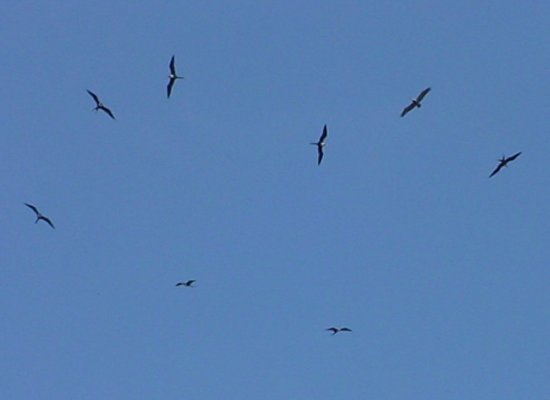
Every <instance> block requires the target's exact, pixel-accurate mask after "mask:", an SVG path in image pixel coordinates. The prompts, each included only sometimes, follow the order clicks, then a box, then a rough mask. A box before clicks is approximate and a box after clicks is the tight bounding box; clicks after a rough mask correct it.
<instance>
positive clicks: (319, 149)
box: [310, 124, 328, 165]
mask: <svg viewBox="0 0 550 400" xmlns="http://www.w3.org/2000/svg"><path fill="white" fill-rule="evenodd" d="M327 136H328V129H327V125H326V124H325V126H324V127H323V133H322V134H321V137H320V138H319V141H318V142H311V143H310V144H313V145H315V146H317V154H318V156H317V165H320V164H321V160H323V155H324V153H323V148H324V147H325V140H326V139H327Z"/></svg>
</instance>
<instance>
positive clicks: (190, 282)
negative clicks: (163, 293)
mask: <svg viewBox="0 0 550 400" xmlns="http://www.w3.org/2000/svg"><path fill="white" fill-rule="evenodd" d="M195 282H196V280H194V279H190V280H188V281H187V282H186V283H185V286H191V285H192V284H193V283H195Z"/></svg>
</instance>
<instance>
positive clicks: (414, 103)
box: [401, 88, 432, 117]
mask: <svg viewBox="0 0 550 400" xmlns="http://www.w3.org/2000/svg"><path fill="white" fill-rule="evenodd" d="M430 90H432V88H426V89H424V90H423V91H422V92H420V94H419V95H418V97H417V98H416V99H411V104H409V105H408V106H407V107H405V108H404V109H403V111H401V116H402V117H404V116H405V115H406V114H407V113H408V112H409V111H411V110H413V109H415V108H420V107H422V104H420V102H421V101H422V99H423V98H424V97H426V95H427V94H428V93H429V92H430Z"/></svg>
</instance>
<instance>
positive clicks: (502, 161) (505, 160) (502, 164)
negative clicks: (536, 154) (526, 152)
mask: <svg viewBox="0 0 550 400" xmlns="http://www.w3.org/2000/svg"><path fill="white" fill-rule="evenodd" d="M520 154H521V151H520V152H519V153H516V154H514V155H513V156H510V157H505V156H502V158H501V159H500V160H498V165H497V167H496V168H495V170H494V171H493V172H491V175H489V178H491V177H493V176H494V175H496V174H497V173H498V171H500V170H501V168H502V167H507V166H508V163H509V162H510V161H514V160H515V159H516V158H518V157H519V155H520Z"/></svg>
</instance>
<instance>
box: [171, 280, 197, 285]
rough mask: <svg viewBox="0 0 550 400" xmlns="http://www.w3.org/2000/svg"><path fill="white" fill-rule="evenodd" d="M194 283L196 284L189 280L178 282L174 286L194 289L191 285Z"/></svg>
mask: <svg viewBox="0 0 550 400" xmlns="http://www.w3.org/2000/svg"><path fill="white" fill-rule="evenodd" d="M195 282H196V280H194V279H190V280H188V281H186V282H178V283H176V286H187V287H195V286H193V283H195Z"/></svg>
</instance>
